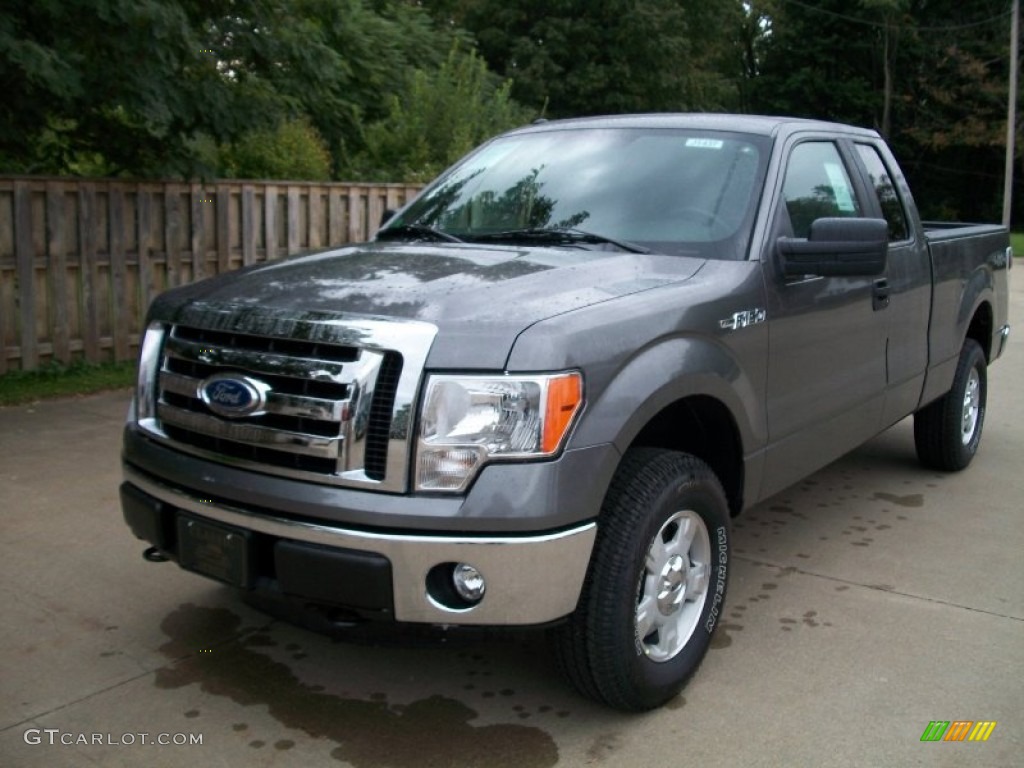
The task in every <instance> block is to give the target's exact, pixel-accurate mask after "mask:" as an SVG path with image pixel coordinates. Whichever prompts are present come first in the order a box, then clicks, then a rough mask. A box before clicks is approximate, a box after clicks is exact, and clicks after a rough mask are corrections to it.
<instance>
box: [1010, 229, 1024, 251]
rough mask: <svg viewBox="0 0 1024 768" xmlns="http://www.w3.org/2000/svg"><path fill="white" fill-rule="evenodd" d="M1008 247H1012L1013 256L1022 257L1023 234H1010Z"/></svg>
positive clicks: (1023, 247) (1023, 246) (1023, 248)
mask: <svg viewBox="0 0 1024 768" xmlns="http://www.w3.org/2000/svg"><path fill="white" fill-rule="evenodd" d="M1010 245H1012V246H1013V255H1014V256H1024V232H1011V233H1010Z"/></svg>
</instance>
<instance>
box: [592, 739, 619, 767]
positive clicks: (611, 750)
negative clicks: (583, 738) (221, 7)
mask: <svg viewBox="0 0 1024 768" xmlns="http://www.w3.org/2000/svg"><path fill="white" fill-rule="evenodd" d="M618 748H619V737H618V736H617V735H616V734H614V733H602V734H601V735H600V736H598V737H597V738H596V739H594V743H593V744H591V745H590V747H589V748H588V749H587V762H588V763H603V762H604V761H605V760H607V759H608V758H609V757H611V756H612V755H613V754H615V751H616V750H617V749H618Z"/></svg>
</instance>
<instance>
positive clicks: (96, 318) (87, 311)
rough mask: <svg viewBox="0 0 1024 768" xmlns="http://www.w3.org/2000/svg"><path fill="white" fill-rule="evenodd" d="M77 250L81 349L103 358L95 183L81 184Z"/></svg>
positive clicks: (87, 357)
mask: <svg viewBox="0 0 1024 768" xmlns="http://www.w3.org/2000/svg"><path fill="white" fill-rule="evenodd" d="M78 252H79V254H80V258H81V262H80V264H81V267H80V269H81V281H82V349H83V352H84V356H85V360H86V362H89V363H98V362H100V308H99V302H98V301H97V298H96V294H97V292H98V291H99V279H100V278H99V266H98V265H97V263H96V185H95V184H93V183H91V182H83V183H81V184H80V185H79V187H78Z"/></svg>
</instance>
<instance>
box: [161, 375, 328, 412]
mask: <svg viewBox="0 0 1024 768" xmlns="http://www.w3.org/2000/svg"><path fill="white" fill-rule="evenodd" d="M202 383H203V379H197V378H195V377H193V376H184V375H182V374H180V373H171V372H170V371H161V373H160V390H161V391H162V392H172V393H174V394H176V395H181V396H182V397H191V398H196V397H197V393H198V392H199V385H200V384H202ZM347 403H348V401H346V400H328V399H326V398H322V397H305V396H302V395H287V394H282V393H280V392H273V391H271V392H270V394H268V395H267V405H266V407H265V408H264V410H265V411H266V412H267V413H277V414H280V415H282V416H296V417H299V418H304V419H318V420H322V421H341V420H342V418H343V417H344V416H345V409H346V406H347Z"/></svg>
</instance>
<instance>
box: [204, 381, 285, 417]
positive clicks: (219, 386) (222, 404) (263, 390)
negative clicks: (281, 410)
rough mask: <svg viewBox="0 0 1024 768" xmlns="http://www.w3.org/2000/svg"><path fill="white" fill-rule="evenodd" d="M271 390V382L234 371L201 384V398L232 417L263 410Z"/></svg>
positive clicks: (213, 407)
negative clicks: (234, 372)
mask: <svg viewBox="0 0 1024 768" xmlns="http://www.w3.org/2000/svg"><path fill="white" fill-rule="evenodd" d="M269 392H270V385H269V384H266V383H265V382H262V381H257V380H256V379H253V378H250V377H248V376H242V375H240V374H232V373H218V374H215V375H213V376H210V377H209V378H208V379H206V380H204V381H203V383H202V384H200V385H199V398H200V399H201V400H202V401H203V402H204V403H205V404H206V407H207V408H209V409H210V410H211V411H213V412H214V413H216V414H217V415H218V416H225V417H227V418H229V419H238V418H242V417H243V416H259V415H260V414H262V413H264V412H265V411H264V408H265V407H266V405H267V394H268V393H269Z"/></svg>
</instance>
